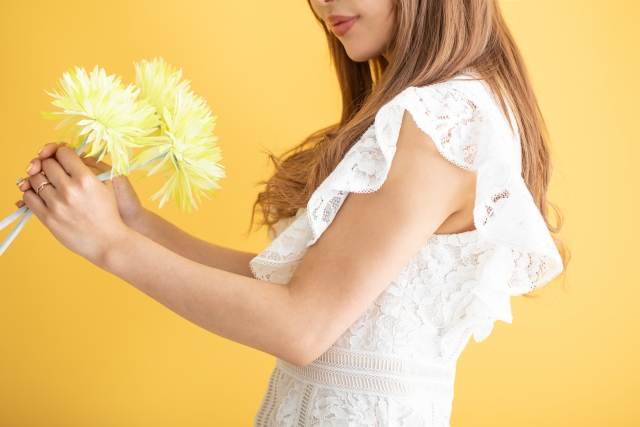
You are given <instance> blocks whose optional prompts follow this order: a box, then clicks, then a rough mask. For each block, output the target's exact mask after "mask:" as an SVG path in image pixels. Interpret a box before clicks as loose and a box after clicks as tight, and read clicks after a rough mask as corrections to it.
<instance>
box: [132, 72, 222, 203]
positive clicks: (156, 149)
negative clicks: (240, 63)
mask: <svg viewBox="0 0 640 427" xmlns="http://www.w3.org/2000/svg"><path fill="white" fill-rule="evenodd" d="M169 98H173V100H174V102H173V105H170V106H166V105H165V106H164V107H163V114H162V122H163V123H162V126H161V137H164V138H163V139H158V140H154V141H150V142H148V143H146V144H145V145H146V147H147V148H146V149H144V150H143V151H142V152H140V153H139V154H138V155H137V156H136V157H135V158H134V159H133V160H132V161H131V166H132V167H140V166H141V165H143V164H145V163H147V162H150V161H151V162H152V161H153V160H154V159H158V158H160V159H161V160H160V162H159V163H158V164H157V165H155V166H153V165H152V166H147V167H144V169H147V170H149V172H148V173H147V175H146V176H150V175H153V174H154V173H156V172H158V171H163V172H164V173H163V178H164V179H165V180H166V181H165V183H164V185H163V186H162V188H161V189H160V191H158V192H157V193H156V194H155V195H154V196H153V197H152V200H155V199H157V198H159V197H160V198H161V199H160V207H162V206H163V205H164V204H165V202H167V200H169V199H173V200H175V201H176V202H177V204H178V206H179V207H180V209H181V210H184V209H185V208H187V209H188V210H189V212H191V207H192V206H193V207H195V208H196V209H197V208H198V205H197V203H196V200H197V202H201V201H202V200H201V197H200V196H201V195H204V196H205V197H207V198H209V197H208V196H207V194H206V193H211V194H212V195H214V196H215V195H216V193H215V191H213V190H214V189H218V188H221V187H220V186H219V185H218V184H217V181H218V179H220V178H224V177H226V175H225V173H224V170H223V166H222V165H219V164H218V163H217V162H218V161H219V160H220V159H222V156H221V155H220V148H219V147H217V146H216V141H217V139H218V138H217V137H215V136H213V129H214V127H215V119H216V117H214V116H211V109H210V108H209V106H207V104H206V102H205V101H204V100H203V99H202V98H199V97H196V96H195V95H194V94H193V92H188V86H186V85H184V86H180V85H177V86H175V89H174V91H173V93H171V94H168V95H167V99H169Z"/></svg>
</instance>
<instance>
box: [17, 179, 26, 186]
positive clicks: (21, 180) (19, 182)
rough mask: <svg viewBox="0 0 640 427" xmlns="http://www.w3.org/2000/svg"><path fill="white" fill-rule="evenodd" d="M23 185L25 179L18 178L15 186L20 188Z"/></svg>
mask: <svg viewBox="0 0 640 427" xmlns="http://www.w3.org/2000/svg"><path fill="white" fill-rule="evenodd" d="M24 183H25V179H24V178H20V179H19V180H17V181H16V185H17V186H18V187H20V186H21V185H22V184H24Z"/></svg>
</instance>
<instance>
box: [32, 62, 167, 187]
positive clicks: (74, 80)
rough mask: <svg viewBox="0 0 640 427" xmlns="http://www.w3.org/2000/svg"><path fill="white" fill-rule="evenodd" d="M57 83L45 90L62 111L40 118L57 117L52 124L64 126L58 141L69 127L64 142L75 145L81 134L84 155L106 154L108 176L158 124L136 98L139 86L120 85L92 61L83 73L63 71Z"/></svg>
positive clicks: (125, 169)
mask: <svg viewBox="0 0 640 427" xmlns="http://www.w3.org/2000/svg"><path fill="white" fill-rule="evenodd" d="M59 88H60V92H58V91H57V90H54V93H49V92H47V94H49V95H51V96H52V97H54V98H55V99H56V100H55V101H53V102H52V104H53V105H55V106H56V107H60V108H62V110H63V111H61V112H53V113H48V112H42V115H43V116H44V118H46V119H52V120H58V119H63V121H62V122H61V123H59V124H58V126H56V129H59V128H61V127H63V126H65V125H68V126H69V127H68V129H67V130H66V131H65V132H64V133H63V135H62V136H61V137H60V138H59V140H62V139H63V138H64V137H65V136H66V135H67V133H68V132H69V131H71V144H70V145H71V146H72V147H74V148H78V147H79V146H80V139H79V136H83V135H86V137H87V140H86V144H90V146H91V149H90V151H89V153H88V155H89V156H97V157H98V159H99V160H102V158H103V157H104V156H105V155H106V154H111V162H112V165H113V168H112V170H111V171H112V173H111V175H112V176H113V175H121V174H124V175H127V174H128V173H129V159H130V157H131V155H132V150H133V148H135V147H140V146H142V145H143V144H144V143H146V142H150V141H153V140H154V139H153V138H151V137H148V135H150V134H151V133H153V132H154V131H156V130H157V129H158V127H159V126H160V120H159V117H158V116H157V115H156V113H155V108H154V107H153V106H152V105H150V104H149V103H148V102H147V101H144V100H143V101H136V98H137V97H138V93H139V89H137V88H136V87H135V86H133V85H129V86H127V87H124V85H122V83H120V77H118V78H115V75H111V76H107V75H106V72H105V70H104V69H98V66H97V65H96V66H95V68H94V69H93V71H92V72H91V73H90V74H89V75H87V72H86V71H85V70H84V69H83V68H79V67H75V71H72V70H70V71H68V72H66V73H64V75H63V76H62V78H61V79H60V82H59Z"/></svg>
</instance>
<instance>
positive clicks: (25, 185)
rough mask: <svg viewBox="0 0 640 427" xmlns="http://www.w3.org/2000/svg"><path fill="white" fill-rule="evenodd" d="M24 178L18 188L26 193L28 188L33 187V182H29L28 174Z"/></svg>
mask: <svg viewBox="0 0 640 427" xmlns="http://www.w3.org/2000/svg"><path fill="white" fill-rule="evenodd" d="M22 179H23V181H22V183H21V184H20V185H18V190H20V191H22V192H23V193H24V192H25V191H27V190H28V189H30V188H31V184H30V183H29V177H28V176H26V177H24V178H22Z"/></svg>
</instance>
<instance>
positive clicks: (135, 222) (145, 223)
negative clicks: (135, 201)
mask: <svg viewBox="0 0 640 427" xmlns="http://www.w3.org/2000/svg"><path fill="white" fill-rule="evenodd" d="M149 214H150V212H149V210H148V209H146V208H143V207H141V208H140V210H139V211H138V213H137V214H136V215H135V216H132V217H129V218H122V221H123V222H124V223H125V225H126V226H127V227H129V228H130V229H132V230H134V231H137V232H138V233H140V234H143V235H146V234H147V232H148V230H147V228H148V227H149V216H150V215H149Z"/></svg>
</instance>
